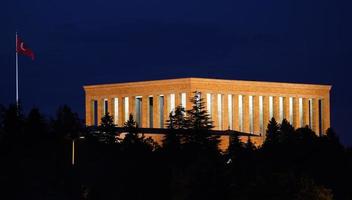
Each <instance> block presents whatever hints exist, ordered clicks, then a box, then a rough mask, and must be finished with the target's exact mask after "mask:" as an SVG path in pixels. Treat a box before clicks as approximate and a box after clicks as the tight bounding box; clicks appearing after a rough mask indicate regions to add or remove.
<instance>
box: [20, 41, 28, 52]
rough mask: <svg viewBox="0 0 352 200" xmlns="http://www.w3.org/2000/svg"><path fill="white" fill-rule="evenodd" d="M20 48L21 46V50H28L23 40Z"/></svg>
mask: <svg viewBox="0 0 352 200" xmlns="http://www.w3.org/2000/svg"><path fill="white" fill-rule="evenodd" d="M20 48H21V50H22V51H27V49H26V48H24V43H23V42H21V44H20Z"/></svg>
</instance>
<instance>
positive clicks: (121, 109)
mask: <svg viewBox="0 0 352 200" xmlns="http://www.w3.org/2000/svg"><path fill="white" fill-rule="evenodd" d="M117 98H118V99H119V105H118V106H119V119H118V122H117V123H118V126H119V127H123V126H124V123H125V108H124V104H125V102H124V100H125V99H124V98H123V97H122V96H118V97H117Z"/></svg>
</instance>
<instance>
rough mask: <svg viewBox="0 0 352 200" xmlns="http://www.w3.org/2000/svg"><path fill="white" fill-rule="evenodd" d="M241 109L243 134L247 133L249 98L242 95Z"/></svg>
mask: <svg viewBox="0 0 352 200" xmlns="http://www.w3.org/2000/svg"><path fill="white" fill-rule="evenodd" d="M242 104H243V105H242V109H243V132H245V133H249V131H250V130H249V129H250V128H249V96H248V95H243V100H242Z"/></svg>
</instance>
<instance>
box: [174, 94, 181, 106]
mask: <svg viewBox="0 0 352 200" xmlns="http://www.w3.org/2000/svg"><path fill="white" fill-rule="evenodd" d="M177 106H181V93H179V92H176V93H175V109H176V107H177Z"/></svg>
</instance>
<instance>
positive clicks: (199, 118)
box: [187, 91, 214, 130]
mask: <svg viewBox="0 0 352 200" xmlns="http://www.w3.org/2000/svg"><path fill="white" fill-rule="evenodd" d="M191 102H192V103H193V105H192V109H190V110H187V124H188V126H189V128H190V129H194V130H210V129H212V128H214V126H213V122H212V121H211V119H210V116H209V114H208V111H207V110H206V109H205V105H204V100H203V98H202V97H201V93H200V92H198V91H195V92H194V97H193V98H191Z"/></svg>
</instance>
